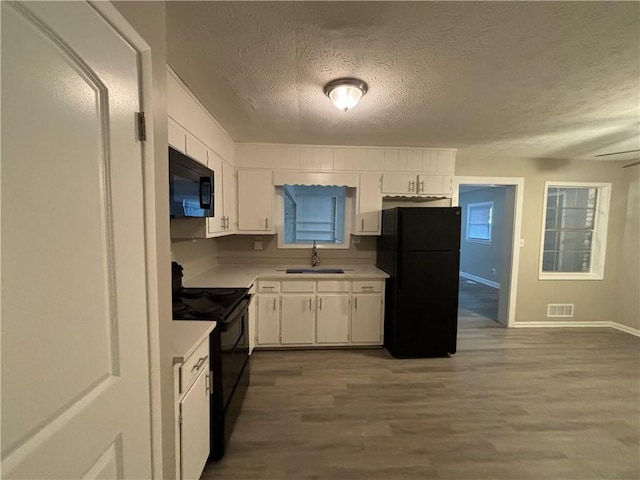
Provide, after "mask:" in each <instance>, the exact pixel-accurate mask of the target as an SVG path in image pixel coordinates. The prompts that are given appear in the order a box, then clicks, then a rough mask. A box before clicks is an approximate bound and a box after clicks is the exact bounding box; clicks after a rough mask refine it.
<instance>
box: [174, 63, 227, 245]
mask: <svg viewBox="0 0 640 480" xmlns="http://www.w3.org/2000/svg"><path fill="white" fill-rule="evenodd" d="M167 110H168V113H169V119H168V141H169V145H171V146H172V147H173V148H175V149H177V150H180V151H181V152H183V153H185V154H187V155H188V156H189V157H191V158H193V159H195V160H197V161H198V162H200V163H202V164H203V165H206V166H208V167H209V168H210V169H211V170H213V172H214V192H213V193H214V216H213V217H207V218H186V219H183V218H180V219H172V220H171V236H172V237H173V238H209V237H219V236H223V235H229V234H231V233H235V217H236V201H235V195H236V184H235V177H234V172H235V168H234V167H233V165H232V163H233V160H234V150H235V147H234V142H233V140H232V139H231V138H230V137H229V136H228V135H227V134H226V133H225V132H224V130H223V129H222V128H221V127H220V126H219V125H218V124H217V123H216V122H215V120H214V119H213V118H212V117H211V116H210V115H209V114H208V113H207V111H206V110H205V109H204V108H203V107H202V105H201V104H200V103H199V102H198V100H197V99H196V98H195V97H194V96H193V94H192V93H191V92H190V91H189V90H188V89H187V88H186V86H185V85H183V84H182V82H181V81H180V80H179V79H178V77H177V76H176V75H175V73H173V71H171V70H169V72H168V76H167Z"/></svg>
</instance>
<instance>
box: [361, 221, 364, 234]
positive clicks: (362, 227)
mask: <svg viewBox="0 0 640 480" xmlns="http://www.w3.org/2000/svg"><path fill="white" fill-rule="evenodd" d="M360 225H361V226H360V230H361V231H363V232H364V218H363V219H362V220H361V221H360Z"/></svg>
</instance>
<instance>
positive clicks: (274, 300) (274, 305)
mask: <svg viewBox="0 0 640 480" xmlns="http://www.w3.org/2000/svg"><path fill="white" fill-rule="evenodd" d="M273 311H274V312H275V311H276V299H275V298H274V299H273Z"/></svg>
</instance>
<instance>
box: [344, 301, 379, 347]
mask: <svg viewBox="0 0 640 480" xmlns="http://www.w3.org/2000/svg"><path fill="white" fill-rule="evenodd" d="M351 304H352V307H351V308H352V310H351V341H352V342H353V343H367V344H368V343H381V342H382V305H383V303H382V295H380V294H375V295H371V294H359V295H353V297H352V299H351Z"/></svg>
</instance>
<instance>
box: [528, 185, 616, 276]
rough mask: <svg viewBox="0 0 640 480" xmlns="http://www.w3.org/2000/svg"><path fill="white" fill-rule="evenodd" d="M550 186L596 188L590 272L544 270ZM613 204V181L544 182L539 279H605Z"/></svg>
mask: <svg viewBox="0 0 640 480" xmlns="http://www.w3.org/2000/svg"><path fill="white" fill-rule="evenodd" d="M550 187H572V188H596V189H598V196H597V200H596V211H595V219H594V224H593V239H592V241H591V264H590V271H589V272H544V271H542V263H543V257H544V236H545V227H546V221H547V199H548V194H549V188H550ZM610 204H611V183H604V182H554V181H547V182H545V183H544V198H543V201H542V225H541V230H540V258H539V264H538V279H540V280H602V279H604V265H605V255H606V251H607V227H608V224H609V207H610Z"/></svg>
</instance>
